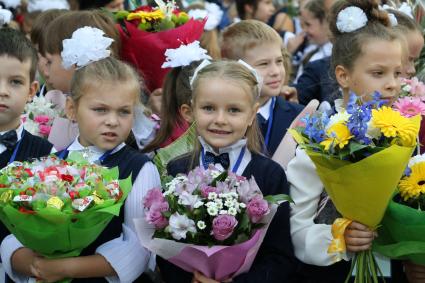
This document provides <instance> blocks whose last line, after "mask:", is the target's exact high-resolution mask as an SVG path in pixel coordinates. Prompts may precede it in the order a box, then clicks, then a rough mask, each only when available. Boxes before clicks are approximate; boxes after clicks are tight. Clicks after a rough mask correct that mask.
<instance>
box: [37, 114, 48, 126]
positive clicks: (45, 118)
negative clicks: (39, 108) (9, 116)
mask: <svg viewBox="0 0 425 283" xmlns="http://www.w3.org/2000/svg"><path fill="white" fill-rule="evenodd" d="M34 121H35V122H37V123H39V124H47V123H49V121H50V117H49V116H47V115H37V116H35V118H34Z"/></svg>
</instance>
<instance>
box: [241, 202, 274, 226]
mask: <svg viewBox="0 0 425 283" xmlns="http://www.w3.org/2000/svg"><path fill="white" fill-rule="evenodd" d="M246 211H247V212H248V216H249V219H250V220H251V221H252V223H258V222H261V219H262V218H263V216H264V215H267V214H268V213H269V212H270V209H269V203H268V202H267V201H265V200H264V199H263V197H262V196H259V195H257V196H255V197H254V198H253V199H252V200H251V201H250V202H249V203H248V205H247V206H246Z"/></svg>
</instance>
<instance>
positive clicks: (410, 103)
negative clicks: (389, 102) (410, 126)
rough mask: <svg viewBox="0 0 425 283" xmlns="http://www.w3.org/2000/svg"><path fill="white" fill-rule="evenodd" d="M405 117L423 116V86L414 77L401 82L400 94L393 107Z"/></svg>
mask: <svg viewBox="0 0 425 283" xmlns="http://www.w3.org/2000/svg"><path fill="white" fill-rule="evenodd" d="M393 107H394V109H396V110H397V111H399V112H400V113H401V115H403V116H405V117H408V118H410V117H413V116H416V115H425V84H424V83H422V82H421V81H419V80H418V78H416V77H414V78H412V79H402V80H401V93H400V95H399V99H398V100H397V101H396V102H395V103H394V105H393Z"/></svg>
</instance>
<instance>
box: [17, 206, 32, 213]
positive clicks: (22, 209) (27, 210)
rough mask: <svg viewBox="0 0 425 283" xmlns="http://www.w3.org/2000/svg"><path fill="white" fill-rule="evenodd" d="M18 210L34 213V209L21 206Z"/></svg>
mask: <svg viewBox="0 0 425 283" xmlns="http://www.w3.org/2000/svg"><path fill="white" fill-rule="evenodd" d="M19 212H22V213H25V214H35V211H34V210H29V209H26V208H25V207H23V206H21V207H19Z"/></svg>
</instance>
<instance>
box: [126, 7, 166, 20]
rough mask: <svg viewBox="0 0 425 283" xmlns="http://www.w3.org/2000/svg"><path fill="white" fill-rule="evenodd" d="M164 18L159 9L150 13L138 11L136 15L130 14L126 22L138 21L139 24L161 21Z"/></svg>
mask: <svg viewBox="0 0 425 283" xmlns="http://www.w3.org/2000/svg"><path fill="white" fill-rule="evenodd" d="M164 18H165V15H164V13H163V12H162V11H161V10H160V9H158V10H155V11H152V12H145V11H138V12H136V13H130V14H128V16H127V20H128V21H131V20H136V19H140V22H142V23H146V22H152V21H156V20H162V19H164Z"/></svg>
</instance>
